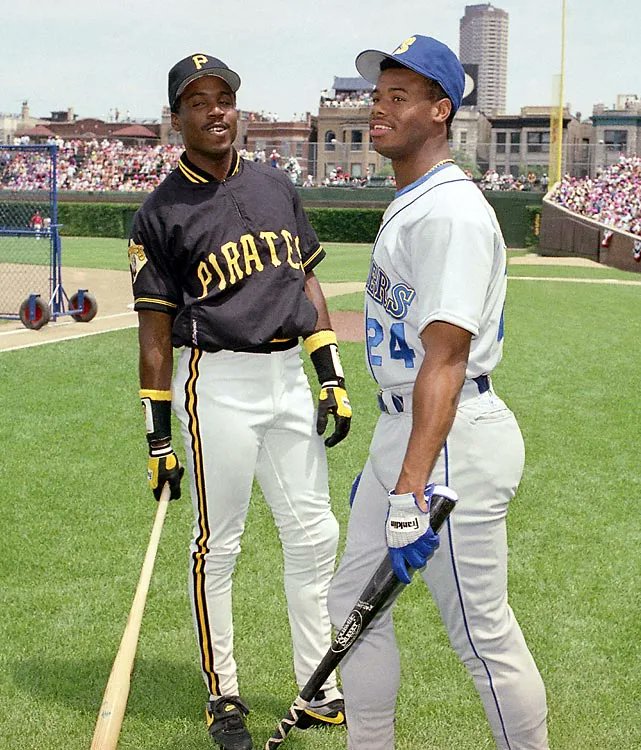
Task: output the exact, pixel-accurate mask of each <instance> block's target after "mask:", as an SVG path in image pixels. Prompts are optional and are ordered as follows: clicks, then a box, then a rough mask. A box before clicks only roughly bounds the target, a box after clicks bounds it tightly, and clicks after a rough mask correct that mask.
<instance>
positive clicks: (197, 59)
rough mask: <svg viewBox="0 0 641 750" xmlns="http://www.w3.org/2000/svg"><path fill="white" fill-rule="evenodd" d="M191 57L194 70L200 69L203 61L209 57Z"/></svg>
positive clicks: (206, 60) (206, 61)
mask: <svg viewBox="0 0 641 750" xmlns="http://www.w3.org/2000/svg"><path fill="white" fill-rule="evenodd" d="M191 59H192V60H193V61H194V65H195V66H196V70H200V69H201V68H202V66H203V65H204V64H205V63H208V62H209V58H208V57H205V55H194V56H193V57H192V58H191Z"/></svg>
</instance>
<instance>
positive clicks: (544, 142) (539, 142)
mask: <svg viewBox="0 0 641 750" xmlns="http://www.w3.org/2000/svg"><path fill="white" fill-rule="evenodd" d="M549 150H550V131H549V130H546V131H538V132H536V131H534V132H530V133H528V134H527V151H528V154H540V153H545V152H549Z"/></svg>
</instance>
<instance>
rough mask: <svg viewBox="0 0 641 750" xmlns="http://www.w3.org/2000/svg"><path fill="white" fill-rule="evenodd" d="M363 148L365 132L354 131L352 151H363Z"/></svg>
mask: <svg viewBox="0 0 641 750" xmlns="http://www.w3.org/2000/svg"><path fill="white" fill-rule="evenodd" d="M362 148H363V131H362V130H352V151H361V150H362Z"/></svg>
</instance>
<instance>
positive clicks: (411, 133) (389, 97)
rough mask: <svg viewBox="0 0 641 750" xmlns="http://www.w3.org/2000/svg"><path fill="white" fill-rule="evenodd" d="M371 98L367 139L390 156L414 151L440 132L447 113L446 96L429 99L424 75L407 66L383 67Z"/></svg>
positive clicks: (377, 149) (393, 157) (402, 157)
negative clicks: (435, 99) (384, 68)
mask: <svg viewBox="0 0 641 750" xmlns="http://www.w3.org/2000/svg"><path fill="white" fill-rule="evenodd" d="M372 101H373V104H372V109H371V113H370V126H369V128H370V129H369V137H370V141H371V142H372V144H373V145H374V149H375V150H376V151H378V153H379V154H382V155H383V156H387V157H388V158H390V159H392V160H394V159H405V158H408V157H411V156H412V155H414V154H417V153H418V152H419V151H420V150H421V149H422V148H423V147H424V146H425V144H426V143H427V142H428V141H430V140H431V139H433V138H434V137H436V136H438V135H441V134H442V133H443V127H444V123H445V119H447V114H449V106H448V105H449V100H448V99H440V100H438V101H434V100H433V99H431V98H430V96H429V89H428V86H427V82H426V80H425V78H423V76H421V75H419V74H418V73H415V72H414V71H413V70H409V69H408V68H389V69H388V70H384V71H383V72H382V73H381V74H380V76H379V78H378V82H377V84H376V88H375V89H374V92H373V94H372ZM445 110H447V112H446V113H445ZM444 113H445V117H444Z"/></svg>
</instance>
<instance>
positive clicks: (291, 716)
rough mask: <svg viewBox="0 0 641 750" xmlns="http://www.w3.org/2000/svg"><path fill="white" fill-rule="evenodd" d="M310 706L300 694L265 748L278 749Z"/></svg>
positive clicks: (269, 749)
mask: <svg viewBox="0 0 641 750" xmlns="http://www.w3.org/2000/svg"><path fill="white" fill-rule="evenodd" d="M307 706H309V701H306V700H304V699H303V698H301V697H300V695H298V696H297V697H296V699H295V700H294V702H293V703H292V705H291V706H290V707H289V711H288V712H287V715H286V716H285V717H283V718H282V719H281V720H280V723H279V725H278V726H277V727H276V730H275V731H274V734H272V736H271V737H270V738H269V739H268V740H267V742H266V743H265V749H264V750H276V748H278V747H280V746H281V744H282V743H283V742H284V741H285V738H286V737H287V735H288V734H289V733H290V732H291V731H292V729H293V728H294V727H295V726H296V724H297V723H298V719H299V718H300V715H301V714H302V713H303V711H304V710H305V709H306V708H307Z"/></svg>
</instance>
